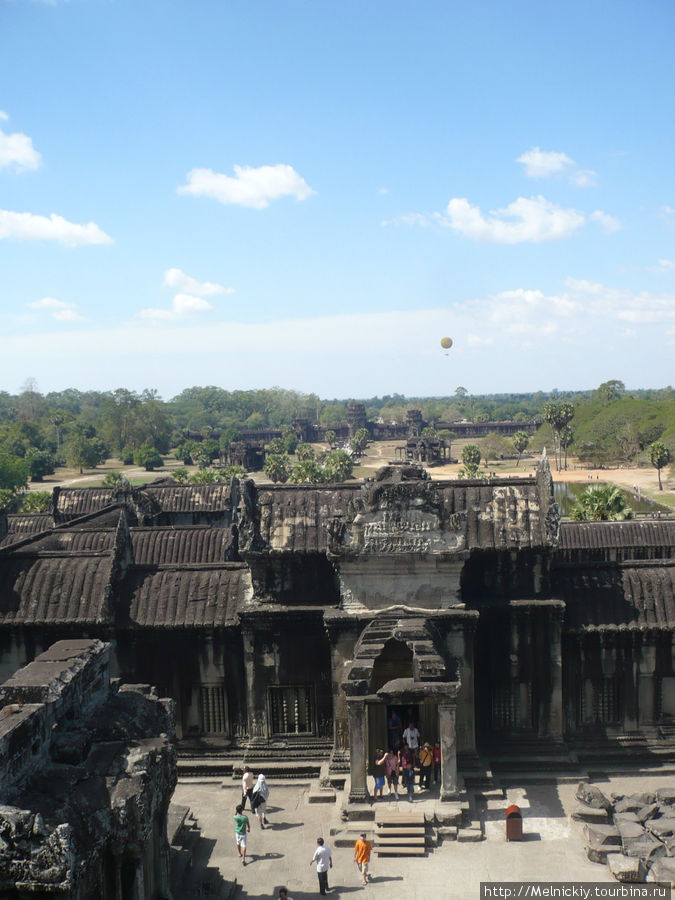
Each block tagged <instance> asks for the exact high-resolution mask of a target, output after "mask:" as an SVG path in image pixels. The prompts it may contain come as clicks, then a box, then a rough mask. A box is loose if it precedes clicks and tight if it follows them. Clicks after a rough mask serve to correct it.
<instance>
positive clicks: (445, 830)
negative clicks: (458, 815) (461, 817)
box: [436, 825, 457, 842]
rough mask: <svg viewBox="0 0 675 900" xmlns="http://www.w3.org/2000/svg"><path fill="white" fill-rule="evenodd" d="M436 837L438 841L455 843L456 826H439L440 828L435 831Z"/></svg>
mask: <svg viewBox="0 0 675 900" xmlns="http://www.w3.org/2000/svg"><path fill="white" fill-rule="evenodd" d="M436 837H437V838H438V840H439V841H441V842H442V841H456V840H457V826H456V825H441V827H440V828H438V829H437V830H436Z"/></svg>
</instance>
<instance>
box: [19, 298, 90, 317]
mask: <svg viewBox="0 0 675 900" xmlns="http://www.w3.org/2000/svg"><path fill="white" fill-rule="evenodd" d="M26 305H27V306H28V307H30V309H37V310H40V311H44V312H47V313H49V314H50V315H51V317H52V319H55V320H56V321H57V322H83V321H84V316H81V315H80V314H79V313H78V312H77V310H76V307H75V304H74V303H66V302H65V301H64V300H57V299H56V297H42V298H41V299H40V300H33V301H31V302H30V303H27V304H26Z"/></svg>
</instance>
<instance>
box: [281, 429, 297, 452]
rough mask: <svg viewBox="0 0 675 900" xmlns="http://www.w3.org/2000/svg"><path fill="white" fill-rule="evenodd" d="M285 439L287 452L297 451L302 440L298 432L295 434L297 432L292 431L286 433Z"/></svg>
mask: <svg viewBox="0 0 675 900" xmlns="http://www.w3.org/2000/svg"><path fill="white" fill-rule="evenodd" d="M283 440H284V450H285V451H286V453H295V451H296V450H297V448H298V444H299V443H300V440H299V438H298V436H297V434H295V432H293V431H291V432H289V433H288V434H286V435H284V439H283Z"/></svg>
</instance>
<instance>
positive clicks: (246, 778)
mask: <svg viewBox="0 0 675 900" xmlns="http://www.w3.org/2000/svg"><path fill="white" fill-rule="evenodd" d="M252 796H253V772H251V770H250V769H249V767H248V766H244V774H243V775H242V776H241V805H242V808H243V809H246V798H247V797H248V800H249V803H250V800H251V797H252ZM251 809H253V807H251Z"/></svg>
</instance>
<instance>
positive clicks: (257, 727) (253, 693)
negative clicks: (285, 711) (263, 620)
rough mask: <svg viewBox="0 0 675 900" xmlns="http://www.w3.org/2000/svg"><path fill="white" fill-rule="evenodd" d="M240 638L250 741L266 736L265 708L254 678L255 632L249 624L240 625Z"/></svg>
mask: <svg viewBox="0 0 675 900" xmlns="http://www.w3.org/2000/svg"><path fill="white" fill-rule="evenodd" d="M241 638H242V642H243V645H244V672H245V673H246V703H247V713H248V736H249V740H250V741H255V740H258V741H260V740H262V739H264V738H266V737H267V710H266V709H265V706H264V705H263V704H262V703H261V701H260V698H259V694H260V693H261V691H259V690H258V683H257V678H256V659H255V656H256V654H255V649H256V647H255V645H256V639H255V638H256V633H255V631H254V630H253V628H251V627H250V626H249V627H246V626H244V625H242V629H241Z"/></svg>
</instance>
